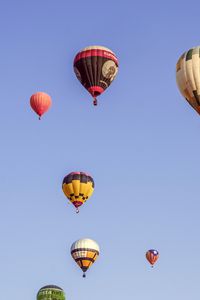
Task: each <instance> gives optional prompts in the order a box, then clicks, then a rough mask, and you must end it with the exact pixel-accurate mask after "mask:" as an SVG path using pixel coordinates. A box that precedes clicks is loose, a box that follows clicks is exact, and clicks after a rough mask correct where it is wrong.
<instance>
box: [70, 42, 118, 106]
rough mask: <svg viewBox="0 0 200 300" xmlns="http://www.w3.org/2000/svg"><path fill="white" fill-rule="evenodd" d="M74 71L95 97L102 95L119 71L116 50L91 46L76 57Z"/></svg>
mask: <svg viewBox="0 0 200 300" xmlns="http://www.w3.org/2000/svg"><path fill="white" fill-rule="evenodd" d="M74 72H75V74H76V77H77V78H78V80H79V81H80V82H81V84H82V85H83V86H84V87H85V88H86V89H87V91H88V92H89V93H90V94H91V95H92V97H93V98H94V104H95V105H96V104H97V102H96V101H97V100H96V97H98V96H99V95H101V94H102V93H103V92H104V91H105V90H106V89H107V88H108V87H109V86H110V84H111V83H112V81H113V80H114V78H115V76H116V75H117V72H118V59H117V57H116V55H115V54H114V52H112V51H111V50H110V49H108V48H106V47H102V46H89V47H86V48H84V49H83V50H81V51H80V52H79V53H78V54H77V55H76V57H75V59H74Z"/></svg>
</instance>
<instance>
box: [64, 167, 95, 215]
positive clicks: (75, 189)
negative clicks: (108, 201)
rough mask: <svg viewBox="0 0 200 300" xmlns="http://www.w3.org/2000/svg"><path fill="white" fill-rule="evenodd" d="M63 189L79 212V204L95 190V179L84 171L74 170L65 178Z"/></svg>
mask: <svg viewBox="0 0 200 300" xmlns="http://www.w3.org/2000/svg"><path fill="white" fill-rule="evenodd" d="M62 189H63V192H64V194H65V196H66V197H67V198H68V199H69V201H70V202H71V203H72V204H73V205H74V206H75V207H76V212H79V209H78V208H79V206H81V205H82V204H83V203H85V202H86V201H87V199H89V198H90V196H91V195H92V193H93V191H94V180H93V179H92V177H91V176H90V175H88V174H86V173H84V172H72V173H70V174H68V175H67V176H65V178H64V179H63V183H62Z"/></svg>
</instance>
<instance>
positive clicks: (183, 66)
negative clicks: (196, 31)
mask: <svg viewBox="0 0 200 300" xmlns="http://www.w3.org/2000/svg"><path fill="white" fill-rule="evenodd" d="M176 82H177V85H178V88H179V90H180V92H181V94H182V95H183V97H184V98H185V99H186V100H187V102H188V103H189V104H190V105H191V106H192V107H193V108H194V109H195V110H196V111H197V112H198V114H200V46H198V47H195V48H191V49H190V50H188V51H186V52H185V53H183V54H182V55H181V57H180V58H179V60H178V62H177V64H176Z"/></svg>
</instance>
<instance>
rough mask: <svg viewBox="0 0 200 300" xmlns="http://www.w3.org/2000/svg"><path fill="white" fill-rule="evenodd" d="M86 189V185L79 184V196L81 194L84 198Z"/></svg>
mask: <svg viewBox="0 0 200 300" xmlns="http://www.w3.org/2000/svg"><path fill="white" fill-rule="evenodd" d="M86 189H87V183H83V182H81V184H80V194H83V195H84V197H85V192H86Z"/></svg>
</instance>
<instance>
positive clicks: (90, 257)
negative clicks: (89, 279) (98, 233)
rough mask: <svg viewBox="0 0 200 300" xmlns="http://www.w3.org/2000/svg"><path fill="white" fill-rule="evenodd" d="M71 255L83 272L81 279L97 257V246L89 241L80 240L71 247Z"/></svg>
mask: <svg viewBox="0 0 200 300" xmlns="http://www.w3.org/2000/svg"><path fill="white" fill-rule="evenodd" d="M71 255H72V257H73V259H74V260H75V262H76V263H77V264H78V265H79V267H80V268H81V269H82V271H83V277H85V272H86V271H87V270H88V269H89V267H90V266H91V265H92V264H93V263H94V262H95V261H96V259H97V258H98V256H99V245H98V244H97V243H96V242H95V241H93V240H91V239H81V240H78V241H76V242H74V243H73V244H72V246H71Z"/></svg>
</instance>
